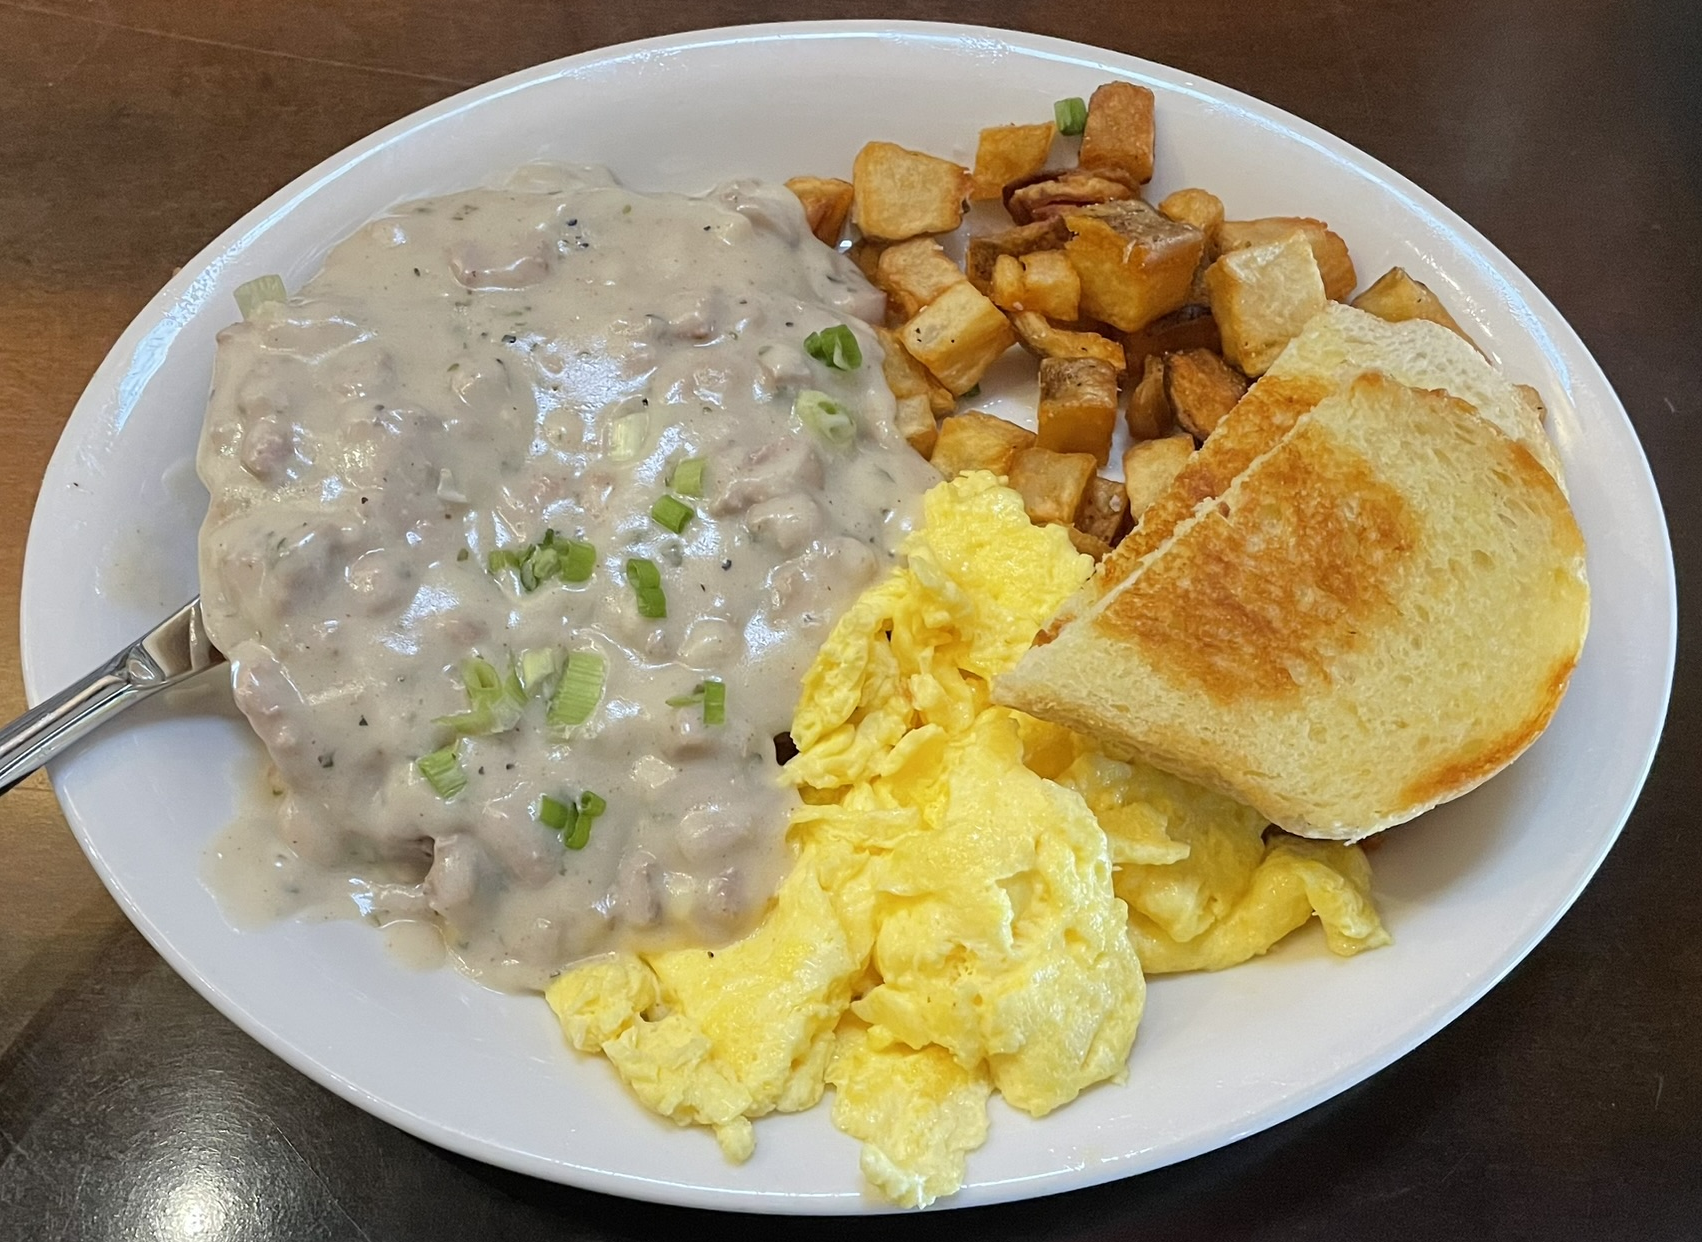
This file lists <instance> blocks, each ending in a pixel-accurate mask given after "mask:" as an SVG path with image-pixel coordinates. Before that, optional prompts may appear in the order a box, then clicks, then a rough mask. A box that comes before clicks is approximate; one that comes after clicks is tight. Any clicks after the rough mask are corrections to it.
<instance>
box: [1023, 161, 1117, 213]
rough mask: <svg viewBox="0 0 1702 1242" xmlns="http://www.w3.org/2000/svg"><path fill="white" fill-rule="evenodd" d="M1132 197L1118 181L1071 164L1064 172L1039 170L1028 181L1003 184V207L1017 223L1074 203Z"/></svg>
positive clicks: (1066, 209) (1062, 210) (1065, 210)
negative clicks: (1011, 184) (1005, 186)
mask: <svg viewBox="0 0 1702 1242" xmlns="http://www.w3.org/2000/svg"><path fill="white" fill-rule="evenodd" d="M1134 197H1135V192H1134V191H1133V190H1132V189H1130V188H1129V187H1128V186H1127V185H1124V184H1123V183H1122V182H1121V181H1118V180H1115V179H1114V178H1111V177H1100V176H1096V175H1094V174H1093V173H1089V172H1083V171H1082V170H1081V169H1079V168H1071V169H1068V170H1066V171H1064V172H1051V173H1042V174H1041V175H1040V176H1039V177H1037V178H1035V179H1033V180H1031V181H1028V182H1023V183H1019V184H1017V185H1014V186H1009V187H1007V188H1006V190H1005V210H1006V211H1008V212H1010V213H1011V219H1013V220H1015V221H1016V222H1017V223H1018V224H1031V223H1033V222H1034V221H1036V220H1045V219H1048V218H1049V217H1052V216H1061V215H1064V214H1066V213H1068V212H1069V211H1071V210H1073V209H1074V208H1077V207H1089V206H1092V205H1093V204H1095V203H1112V202H1120V201H1122V200H1125V199H1132V198H1134Z"/></svg>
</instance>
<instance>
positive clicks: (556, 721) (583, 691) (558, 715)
mask: <svg viewBox="0 0 1702 1242" xmlns="http://www.w3.org/2000/svg"><path fill="white" fill-rule="evenodd" d="M608 671H609V670H608V664H607V663H606V662H605V661H604V659H603V657H602V656H600V655H598V654H597V653H596V652H594V651H570V652H568V653H567V667H566V668H564V669H563V670H562V674H561V680H560V681H559V682H557V683H556V690H555V694H554V695H552V696H551V697H550V708H549V712H548V713H547V714H546V715H545V718H544V719H545V722H546V723H547V724H549V725H550V726H552V727H554V728H557V729H565V728H571V727H572V726H574V725H582V724H584V723H585V722H586V721H587V720H589V719H591V713H592V712H594V711H596V710H597V704H598V703H599V702H600V701H601V700H602V697H603V682H604V681H605V680H606V679H607V677H608Z"/></svg>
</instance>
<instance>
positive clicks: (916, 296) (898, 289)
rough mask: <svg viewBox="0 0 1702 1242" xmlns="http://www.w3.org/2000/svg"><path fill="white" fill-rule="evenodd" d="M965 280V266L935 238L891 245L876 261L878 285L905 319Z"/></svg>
mask: <svg viewBox="0 0 1702 1242" xmlns="http://www.w3.org/2000/svg"><path fill="white" fill-rule="evenodd" d="M964 280H965V277H964V274H963V269H962V268H960V267H958V265H957V264H955V263H953V262H952V261H951V259H949V258H948V257H947V256H946V252H945V251H944V250H942V249H940V243H939V242H937V241H935V240H934V239H933V238H931V237H916V238H912V239H911V240H910V241H905V242H898V243H896V244H895V245H891V246H888V247H887V248H886V249H885V250H882V251H881V254H880V258H879V259H877V260H876V261H875V284H876V285H877V286H878V287H879V288H881V289H882V290H884V291H885V292H886V295H887V297H889V298H891V299H892V305H893V306H894V307H895V308H896V309H897V311H898V313H899V315H900V316H901V317H902V318H904V319H909V318H910V317H911V316H912V315H914V314H915V313H916V312H917V311H919V310H921V309H922V308H923V307H924V306H926V305H927V304H928V303H929V302H932V301H933V300H934V299H935V298H937V297H939V296H940V294H942V293H944V292H945V291H946V290H947V289H949V288H951V287H952V286H953V285H957V284H962V283H963V281H964Z"/></svg>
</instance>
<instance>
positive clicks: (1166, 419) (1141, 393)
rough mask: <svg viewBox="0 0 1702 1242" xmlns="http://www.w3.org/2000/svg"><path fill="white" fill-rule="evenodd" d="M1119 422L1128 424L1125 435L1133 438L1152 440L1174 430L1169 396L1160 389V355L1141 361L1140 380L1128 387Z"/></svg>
mask: <svg viewBox="0 0 1702 1242" xmlns="http://www.w3.org/2000/svg"><path fill="white" fill-rule="evenodd" d="M1123 421H1124V422H1126V423H1128V424H1129V438H1130V439H1133V440H1156V439H1158V438H1159V437H1160V436H1167V435H1169V434H1170V433H1171V432H1172V431H1174V430H1175V429H1176V417H1175V415H1174V414H1173V413H1172V412H1171V409H1170V397H1169V395H1168V394H1167V393H1166V392H1165V391H1164V356H1163V355H1162V354H1148V355H1147V356H1146V359H1145V360H1144V361H1143V362H1142V363H1141V378H1140V382H1139V383H1137V384H1136V385H1135V386H1134V387H1133V388H1131V389H1129V404H1128V408H1127V409H1125V410H1124V411H1123Z"/></svg>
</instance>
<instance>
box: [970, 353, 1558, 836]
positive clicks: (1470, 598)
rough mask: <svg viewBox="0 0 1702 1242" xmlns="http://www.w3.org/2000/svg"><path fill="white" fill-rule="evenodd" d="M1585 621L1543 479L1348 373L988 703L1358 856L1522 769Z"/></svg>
mask: <svg viewBox="0 0 1702 1242" xmlns="http://www.w3.org/2000/svg"><path fill="white" fill-rule="evenodd" d="M1588 617H1589V589H1588V587H1587V585H1586V583H1585V579H1584V544H1583V539H1582V537H1581V536H1580V534H1579V532H1578V527H1577V524H1576V522H1575V521H1574V520H1573V517H1572V513H1571V510H1570V509H1569V508H1568V507H1567V503H1566V497H1565V496H1564V495H1563V494H1562V493H1561V491H1560V487H1559V485H1558V484H1557V483H1556V481H1555V479H1554V477H1553V475H1551V474H1550V473H1549V472H1548V471H1547V470H1545V469H1544V468H1543V467H1542V466H1541V465H1540V464H1539V463H1538V462H1537V460H1536V458H1535V457H1534V456H1532V454H1531V453H1530V451H1529V450H1528V449H1526V448H1525V447H1524V445H1523V444H1521V443H1520V442H1518V441H1516V440H1513V439H1511V438H1509V437H1508V436H1506V435H1504V434H1503V433H1502V432H1501V431H1500V430H1499V429H1498V428H1497V427H1496V426H1495V425H1494V424H1492V423H1491V422H1489V421H1488V420H1486V419H1484V418H1481V417H1479V416H1478V415H1477V414H1476V412H1474V410H1473V408H1472V407H1471V406H1469V405H1467V404H1466V403H1465V402H1463V401H1459V400H1456V399H1454V398H1451V397H1449V396H1447V395H1446V394H1443V393H1438V392H1426V391H1419V390H1416V389H1412V388H1407V387H1405V386H1404V385H1401V384H1399V383H1397V382H1395V381H1394V380H1392V379H1390V378H1388V377H1387V376H1384V375H1381V374H1376V373H1370V374H1366V375H1362V376H1360V377H1359V378H1357V379H1355V380H1354V381H1353V382H1352V383H1351V384H1350V385H1348V386H1347V387H1346V388H1345V389H1343V390H1341V391H1339V392H1337V393H1336V394H1334V395H1332V396H1329V397H1326V398H1324V399H1323V400H1322V401H1320V402H1319V403H1318V404H1317V405H1315V406H1314V407H1313V408H1312V409H1311V410H1310V411H1308V412H1307V413H1306V414H1304V415H1302V416H1301V417H1300V418H1299V420H1298V421H1297V422H1296V423H1295V424H1294V427H1293V429H1292V430H1291V431H1290V432H1289V434H1288V435H1287V436H1285V437H1283V438H1281V439H1280V440H1279V441H1278V442H1277V443H1276V444H1275V445H1274V446H1272V447H1271V448H1270V449H1269V450H1268V451H1267V452H1265V453H1264V454H1262V455H1260V456H1259V457H1257V458H1256V459H1255V460H1254V461H1253V462H1252V464H1251V465H1249V466H1248V467H1247V469H1245V470H1243V471H1242V472H1241V473H1240V474H1239V476H1238V477H1237V478H1236V479H1235V480H1234V482H1233V483H1232V484H1231V485H1230V486H1229V487H1228V488H1227V489H1226V490H1224V492H1223V493H1222V494H1221V496H1219V497H1218V498H1217V499H1216V500H1215V501H1209V502H1207V503H1204V504H1202V505H1201V506H1200V507H1199V509H1198V511H1197V512H1195V513H1194V514H1192V515H1191V516H1190V517H1188V518H1187V519H1185V520H1183V521H1182V522H1180V523H1179V524H1177V525H1176V526H1175V528H1174V529H1173V531H1172V532H1171V534H1170V536H1169V537H1168V538H1167V539H1166V540H1165V541H1164V542H1163V543H1162V544H1161V545H1160V546H1159V547H1157V548H1156V549H1155V550H1154V551H1153V552H1152V553H1151V554H1150V555H1149V556H1147V557H1146V558H1144V559H1143V560H1142V561H1141V563H1140V564H1139V565H1138V566H1137V567H1136V570H1135V572H1133V573H1132V574H1130V575H1129V576H1128V577H1127V578H1125V579H1124V580H1123V581H1122V582H1121V583H1119V584H1118V585H1117V586H1116V587H1115V588H1114V589H1113V590H1112V591H1111V592H1110V593H1108V594H1107V595H1106V596H1105V597H1104V598H1103V599H1101V600H1100V601H1099V602H1098V603H1096V604H1095V605H1094V606H1093V607H1092V608H1091V609H1089V610H1088V611H1087V612H1086V613H1085V614H1083V615H1082V616H1080V617H1078V618H1076V619H1075V620H1073V621H1072V622H1070V623H1069V624H1067V625H1065V626H1064V627H1063V628H1062V630H1061V631H1060V632H1059V633H1058V635H1057V637H1056V638H1055V639H1054V640H1053V641H1052V642H1051V643H1049V644H1047V645H1044V646H1038V647H1035V648H1033V649H1031V650H1030V651H1029V652H1028V653H1027V654H1026V655H1025V656H1024V657H1023V659H1022V661H1021V662H1020V663H1019V664H1018V665H1017V666H1016V668H1015V669H1013V670H1012V671H1011V672H1009V673H1007V674H1005V675H1004V676H1002V677H1000V678H998V679H997V680H996V681H995V683H994V687H993V696H994V698H995V700H996V701H998V702H1000V703H1003V704H1006V705H1007V706H1011V707H1016V708H1019V709H1021V710H1022V711H1025V712H1029V713H1030V714H1032V715H1035V716H1040V717H1043V718H1045V719H1048V720H1054V721H1058V722H1060V723H1062V724H1066V725H1069V726H1071V727H1072V728H1075V729H1078V730H1080V731H1082V732H1085V733H1089V734H1092V735H1094V736H1097V737H1100V738H1103V739H1106V740H1108V741H1110V742H1112V743H1114V744H1119V745H1122V746H1125V747H1127V748H1128V749H1129V750H1131V751H1133V752H1134V753H1137V754H1139V755H1140V756H1142V757H1143V758H1145V759H1147V760H1148V761H1149V762H1151V763H1153V764H1154V765H1156V766H1158V767H1161V768H1165V769H1167V770H1169V771H1171V772H1174V773H1176V774H1177V775H1179V776H1183V777H1186V778H1188V779H1191V780H1194V781H1198V782H1200V783H1201V784H1204V785H1208V786H1211V787H1213V788H1216V789H1218V790H1220V791H1222V792H1224V793H1227V794H1229V795H1230V796H1232V797H1235V798H1238V799H1240V800H1241V801H1243V802H1246V803H1248V804H1249V805H1251V806H1253V807H1255V808H1256V809H1258V810H1259V811H1260V812H1261V813H1262V814H1264V815H1266V816H1268V817H1269V818H1270V819H1271V820H1272V822H1274V823H1276V824H1278V825H1280V826H1281V827H1283V828H1286V829H1288V830H1290V831H1292V832H1297V833H1300V834H1303V835H1306V836H1315V837H1333V838H1338V839H1342V840H1357V839H1359V838H1360V837H1364V836H1367V835H1369V834H1370V833H1372V832H1376V831H1378V830H1380V829H1383V828H1387V827H1389V826H1390V825H1392V824H1398V823H1400V822H1402V821H1403V820H1407V819H1411V818H1412V817H1413V816H1415V815H1418V814H1419V813H1421V812H1423V811H1425V810H1427V809H1429V808H1430V807H1432V806H1434V805H1436V804H1437V803H1439V802H1444V801H1447V800H1448V799H1450V798H1454V797H1458V796H1459V795H1460V794H1463V793H1465V792H1466V791H1467V790H1469V789H1471V788H1472V787H1473V786H1475V785H1477V784H1479V783H1480V782H1482V781H1484V780H1486V779H1488V778H1489V777H1490V776H1492V775H1494V774H1495V773H1496V772H1497V771H1499V770H1500V769H1501V768H1503V767H1505V766H1506V765H1507V764H1508V763H1510V762H1512V760H1513V759H1514V758H1515V757H1516V756H1518V755H1519V754H1520V753H1521V752H1522V751H1523V750H1524V749H1525V747H1527V746H1528V745H1530V743H1531V742H1532V741H1533V740H1535V738H1536V736H1537V735H1538V734H1539V733H1541V732H1542V730H1543V727H1544V726H1545V725H1546V724H1547V723H1548V720H1549V718H1550V716H1551V715H1552V714H1553V712H1554V709H1555V707H1556V706H1557V705H1558V704H1559V702H1560V696H1561V694H1562V693H1563V692H1564V690H1565V688H1566V682H1567V679H1568V678H1569V677H1570V676H1571V672H1572V668H1573V666H1574V664H1575V663H1576V662H1577V658H1578V652H1579V650H1580V648H1581V647H1582V645H1583V640H1584V631H1585V628H1586V626H1587V624H1588Z"/></svg>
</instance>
